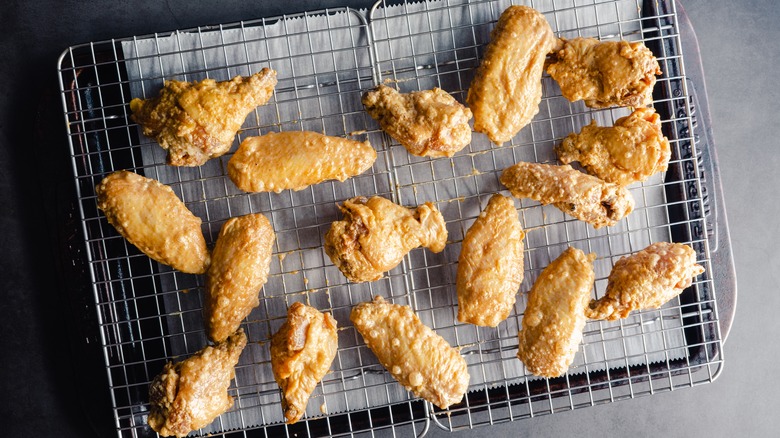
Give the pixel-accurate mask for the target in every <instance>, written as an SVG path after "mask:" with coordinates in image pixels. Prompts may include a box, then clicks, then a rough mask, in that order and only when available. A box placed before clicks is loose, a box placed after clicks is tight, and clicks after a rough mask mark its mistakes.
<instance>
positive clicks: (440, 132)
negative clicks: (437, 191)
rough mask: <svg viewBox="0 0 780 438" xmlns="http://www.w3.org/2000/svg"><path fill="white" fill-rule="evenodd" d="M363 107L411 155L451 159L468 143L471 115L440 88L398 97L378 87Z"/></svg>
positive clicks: (366, 98)
mask: <svg viewBox="0 0 780 438" xmlns="http://www.w3.org/2000/svg"><path fill="white" fill-rule="evenodd" d="M363 105H364V106H365V107H366V111H368V114H370V115H371V117H373V118H374V119H376V120H377V121H378V122H379V126H380V127H381V128H382V130H383V131H385V132H386V133H387V134H388V135H390V137H393V138H394V139H396V140H397V141H398V142H399V143H401V144H402V145H403V146H404V147H405V148H406V150H408V151H409V153H410V154H412V155H418V156H422V157H451V156H452V155H454V154H455V153H456V152H458V151H459V150H461V149H463V148H464V147H466V145H468V144H469V143H470V142H471V127H470V126H469V120H471V111H470V110H469V109H468V108H466V107H465V106H463V105H461V104H460V103H459V102H458V101H457V100H455V98H454V97H452V96H450V94H449V93H447V92H446V91H444V90H442V89H441V88H434V89H433V90H424V91H413V92H411V93H408V94H401V93H399V92H398V91H396V90H395V89H394V88H390V87H388V86H386V85H380V86H378V87H377V88H375V89H374V90H371V91H369V92H367V93H366V94H364V95H363Z"/></svg>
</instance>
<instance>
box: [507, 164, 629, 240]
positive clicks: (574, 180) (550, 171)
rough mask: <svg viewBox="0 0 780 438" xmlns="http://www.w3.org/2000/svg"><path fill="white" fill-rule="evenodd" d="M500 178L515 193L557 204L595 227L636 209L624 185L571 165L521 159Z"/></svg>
mask: <svg viewBox="0 0 780 438" xmlns="http://www.w3.org/2000/svg"><path fill="white" fill-rule="evenodd" d="M500 180H501V184H503V185H505V186H506V187H507V188H508V189H509V191H510V192H511V193H512V195H513V196H515V197H517V198H530V199H533V200H535V201H539V202H541V203H542V204H544V205H547V204H553V205H554V206H556V207H557V208H558V209H560V210H561V211H563V212H564V213H567V214H569V215H571V216H573V217H575V218H577V219H579V220H581V221H585V222H587V223H589V224H591V225H593V228H601V227H603V226H605V225H606V226H612V225H615V224H616V223H617V222H618V221H619V220H621V219H623V218H624V217H625V216H627V215H628V214H629V213H631V210H633V209H634V197H633V196H631V193H629V191H628V190H626V189H625V188H624V187H621V186H619V185H617V184H612V183H608V182H604V181H602V180H600V179H598V178H596V177H595V176H590V175H586V174H584V173H582V172H580V171H578V170H575V169H573V168H572V167H571V166H569V165H563V166H554V165H550V164H539V163H525V162H519V163H517V164H515V165H514V166H511V167H508V168H506V169H505V170H504V172H503V173H502V174H501V179H500Z"/></svg>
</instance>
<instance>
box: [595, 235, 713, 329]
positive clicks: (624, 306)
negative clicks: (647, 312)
mask: <svg viewBox="0 0 780 438" xmlns="http://www.w3.org/2000/svg"><path fill="white" fill-rule="evenodd" d="M703 272H704V267H702V266H701V265H697V264H696V252H695V251H694V250H693V249H692V248H691V247H689V246H688V245H683V244H681V243H669V242H657V243H654V244H652V245H650V246H648V247H647V248H645V249H643V250H641V251H639V252H637V253H636V254H632V255H630V256H626V257H621V258H620V260H618V261H617V263H615V266H614V267H613V268H612V271H611V272H610V274H609V279H608V280H607V290H606V292H605V293H604V296H603V297H601V298H600V299H598V300H592V301H591V302H590V305H589V306H588V308H587V309H586V311H585V314H586V315H587V317H588V318H591V319H607V320H615V319H620V318H625V317H627V316H628V314H629V313H630V312H631V311H633V310H642V309H656V308H658V307H661V306H662V305H664V304H666V303H667V302H668V301H669V300H671V299H672V298H674V297H676V296H677V295H680V293H682V291H683V290H685V288H687V287H689V286H690V285H691V284H692V283H693V279H694V278H695V277H696V276H697V275H699V274H701V273H703Z"/></svg>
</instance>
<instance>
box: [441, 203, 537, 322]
mask: <svg viewBox="0 0 780 438" xmlns="http://www.w3.org/2000/svg"><path fill="white" fill-rule="evenodd" d="M524 237H525V233H523V228H522V227H521V226H520V221H519V220H518V218H517V210H515V205H514V203H513V202H512V200H511V199H509V198H507V197H505V196H501V195H493V197H491V198H490V202H488V205H487V208H485V211H483V212H482V214H480V215H479V217H478V218H477V220H476V221H474V224H473V225H471V227H470V228H469V230H468V231H467V232H466V236H465V237H464V238H463V244H462V246H461V249H460V256H459V257H458V275H457V281H456V288H457V292H458V321H460V322H468V323H471V324H475V325H480V326H487V327H495V326H497V325H498V323H500V322H501V321H503V320H505V319H506V318H507V317H508V316H509V312H511V311H512V307H514V305H515V295H516V294H517V290H518V289H519V288H520V283H522V282H523V238H524Z"/></svg>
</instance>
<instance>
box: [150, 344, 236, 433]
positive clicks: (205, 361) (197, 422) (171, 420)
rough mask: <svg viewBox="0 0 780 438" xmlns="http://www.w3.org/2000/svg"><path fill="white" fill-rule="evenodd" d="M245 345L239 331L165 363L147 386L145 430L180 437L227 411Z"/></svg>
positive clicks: (231, 404) (230, 404)
mask: <svg viewBox="0 0 780 438" xmlns="http://www.w3.org/2000/svg"><path fill="white" fill-rule="evenodd" d="M246 341H247V340H246V335H245V334H244V331H243V330H239V331H238V332H236V333H234V334H232V335H231V336H230V337H228V338H227V340H226V341H225V342H221V343H219V344H217V345H214V346H213V347H212V346H208V347H206V348H204V349H202V350H200V351H199V352H197V353H195V355H193V356H192V357H190V358H188V359H185V360H183V361H181V362H178V363H175V364H174V363H173V362H168V363H167V364H166V365H165V368H163V370H162V372H161V373H160V374H159V375H157V377H155V378H154V379H153V380H152V383H151V385H150V386H149V403H150V405H151V408H150V410H149V418H148V419H147V422H148V423H149V426H151V427H152V429H154V431H155V432H157V433H159V434H160V435H162V436H177V437H182V436H186V435H187V434H188V433H190V432H192V431H193V430H197V429H200V428H201V427H204V426H206V425H208V424H209V423H211V422H212V421H214V419H215V418H217V416H218V415H220V414H222V413H223V412H225V411H227V410H228V409H230V407H231V406H233V399H232V398H231V397H230V396H229V395H228V393H227V389H228V387H229V386H230V381H231V380H232V379H233V377H235V366H236V364H237V363H238V357H239V356H240V355H241V351H242V350H243V349H244V347H245V346H246Z"/></svg>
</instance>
